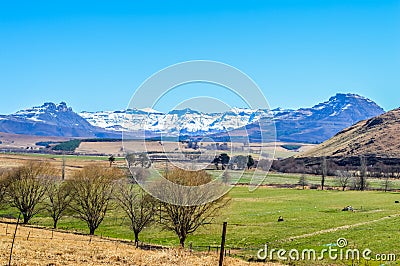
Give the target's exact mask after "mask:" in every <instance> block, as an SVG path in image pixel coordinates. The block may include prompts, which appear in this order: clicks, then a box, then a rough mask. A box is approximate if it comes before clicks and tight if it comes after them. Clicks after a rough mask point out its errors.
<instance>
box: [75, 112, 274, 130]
mask: <svg viewBox="0 0 400 266" xmlns="http://www.w3.org/2000/svg"><path fill="white" fill-rule="evenodd" d="M268 113H270V112H268V111H266V110H250V109H240V108H233V109H232V110H230V111H228V112H225V113H202V112H198V111H195V110H192V109H189V108H186V109H183V110H172V111H170V112H168V113H166V114H164V113H161V112H158V111H155V110H151V111H150V110H149V109H147V110H144V109H128V110H126V111H105V112H81V113H79V115H80V116H82V117H83V118H85V119H86V120H87V121H88V122H89V123H91V124H92V125H93V126H97V127H101V128H104V129H106V130H110V131H115V130H116V131H136V130H143V129H144V130H147V131H154V132H160V133H167V134H171V135H176V134H178V133H188V134H199V133H210V132H218V131H222V130H232V129H235V128H240V127H243V126H245V125H248V124H250V123H252V122H254V121H257V120H258V119H259V118H260V117H262V116H264V115H267V114H268Z"/></svg>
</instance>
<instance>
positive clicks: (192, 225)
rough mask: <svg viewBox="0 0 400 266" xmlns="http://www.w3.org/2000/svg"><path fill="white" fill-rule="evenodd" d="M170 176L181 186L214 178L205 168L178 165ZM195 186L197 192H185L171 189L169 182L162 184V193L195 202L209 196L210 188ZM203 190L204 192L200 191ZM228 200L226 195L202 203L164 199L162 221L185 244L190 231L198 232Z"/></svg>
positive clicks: (196, 184) (194, 184)
mask: <svg viewBox="0 0 400 266" xmlns="http://www.w3.org/2000/svg"><path fill="white" fill-rule="evenodd" d="M168 179H169V180H170V181H172V182H174V183H175V184H179V185H182V186H190V187H195V186H200V185H203V184H206V183H208V182H210V181H211V180H212V178H211V175H210V174H208V173H207V172H205V171H185V170H182V169H175V170H173V171H171V172H170V173H169V174H168ZM200 191H201V192H200V193H199V190H196V192H195V193H190V192H189V193H182V191H180V190H176V189H172V188H171V187H169V186H168V185H165V186H164V187H163V193H169V194H170V195H171V197H176V198H179V199H181V200H182V202H190V201H193V202H196V201H197V200H198V199H201V198H202V197H204V198H209V197H210V195H209V194H208V193H211V194H212V193H213V192H212V191H210V190H209V189H208V190H200ZM200 194H201V195H200ZM227 203H228V199H227V197H226V196H225V197H220V198H218V199H216V200H213V201H211V202H208V203H205V204H199V205H184V204H182V205H174V204H170V203H165V202H162V203H161V206H162V208H161V213H162V217H161V219H160V224H161V225H162V226H163V227H164V228H165V229H167V230H170V231H172V232H174V233H175V234H176V235H177V236H178V238H179V243H180V245H181V246H182V247H184V246H185V240H186V238H187V236H188V235H189V234H192V233H193V232H195V231H196V230H197V229H198V228H199V227H200V226H203V225H205V224H207V223H210V221H211V220H212V219H213V218H214V217H215V216H216V215H217V214H218V211H219V210H220V209H221V208H223V207H224V206H226V204H227Z"/></svg>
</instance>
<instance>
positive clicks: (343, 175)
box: [336, 170, 352, 191]
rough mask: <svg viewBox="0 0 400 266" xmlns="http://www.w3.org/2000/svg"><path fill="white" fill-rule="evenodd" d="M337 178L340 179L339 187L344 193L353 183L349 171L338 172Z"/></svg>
mask: <svg viewBox="0 0 400 266" xmlns="http://www.w3.org/2000/svg"><path fill="white" fill-rule="evenodd" d="M336 176H337V177H338V182H339V185H340V186H341V188H342V191H345V189H346V187H347V186H348V185H349V182H350V181H351V178H352V175H351V173H350V172H349V171H343V170H337V171H336Z"/></svg>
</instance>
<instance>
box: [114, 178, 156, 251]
mask: <svg viewBox="0 0 400 266" xmlns="http://www.w3.org/2000/svg"><path fill="white" fill-rule="evenodd" d="M115 198H116V200H117V202H118V205H119V206H120V207H121V208H122V209H123V210H124V212H125V213H126V215H127V216H128V218H129V220H130V226H131V229H132V231H133V233H134V235H135V245H136V247H138V244H139V234H140V232H141V231H142V230H143V229H144V228H145V226H147V225H149V224H150V223H152V222H153V221H154V214H155V212H156V211H157V206H158V203H157V200H156V199H155V198H153V197H152V196H151V195H149V194H148V193H147V192H145V191H144V190H143V189H141V188H140V187H139V186H138V185H135V184H132V182H129V180H128V179H127V178H125V179H122V180H120V181H119V182H118V185H117V191H116V196H115Z"/></svg>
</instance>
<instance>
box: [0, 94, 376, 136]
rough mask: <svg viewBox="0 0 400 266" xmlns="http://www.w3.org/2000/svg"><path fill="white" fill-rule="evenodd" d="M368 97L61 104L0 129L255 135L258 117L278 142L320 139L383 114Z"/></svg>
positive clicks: (19, 115) (9, 120) (14, 117)
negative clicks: (222, 104)
mask: <svg viewBox="0 0 400 266" xmlns="http://www.w3.org/2000/svg"><path fill="white" fill-rule="evenodd" d="M383 112H384V110H383V109H382V108H381V107H379V106H378V105H377V104H376V103H374V102H373V101H371V100H369V99H367V98H365V97H362V96H359V95H356V94H337V95H335V96H333V97H331V98H330V99H329V100H328V101H326V102H323V103H319V104H317V105H315V106H313V107H311V108H301V109H298V110H289V109H282V108H277V109H274V110H251V109H245V108H233V109H231V110H229V111H227V112H224V113H202V112H198V111H195V110H191V109H183V110H172V111H170V112H168V113H162V112H159V111H156V110H153V109H151V108H145V109H128V110H120V111H98V112H81V113H79V115H78V114H76V113H75V112H73V111H72V109H71V108H70V107H67V105H66V104H65V103H63V102H62V103H60V104H54V103H45V104H44V105H42V106H38V107H33V108H29V109H26V110H22V111H18V112H16V113H15V114H11V115H3V116H0V131H3V132H8V133H17V134H32V135H47V136H72V137H120V136H121V132H129V133H131V135H133V136H134V135H135V132H143V130H145V131H146V132H151V133H154V134H155V135H157V134H160V133H163V134H164V135H171V136H176V135H182V134H183V135H196V136H198V135H203V134H206V135H215V136H218V135H221V136H223V135H224V134H225V133H224V132H226V131H234V130H239V131H240V130H243V128H246V129H247V130H248V132H250V133H251V134H253V133H254V134H257V127H256V125H257V123H255V122H257V121H258V120H260V119H266V118H265V117H268V119H271V117H272V119H273V120H274V122H275V126H276V131H277V138H278V140H282V141H299V142H301V141H304V142H321V141H324V140H326V139H328V138H330V137H332V136H333V135H334V134H336V133H337V132H339V131H340V130H342V129H344V128H346V127H348V126H350V125H352V124H354V123H355V122H358V121H360V120H363V119H368V118H371V117H374V116H376V115H379V114H382V113H383Z"/></svg>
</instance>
